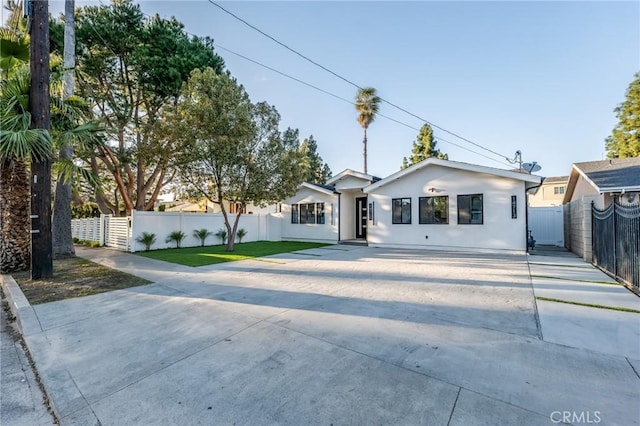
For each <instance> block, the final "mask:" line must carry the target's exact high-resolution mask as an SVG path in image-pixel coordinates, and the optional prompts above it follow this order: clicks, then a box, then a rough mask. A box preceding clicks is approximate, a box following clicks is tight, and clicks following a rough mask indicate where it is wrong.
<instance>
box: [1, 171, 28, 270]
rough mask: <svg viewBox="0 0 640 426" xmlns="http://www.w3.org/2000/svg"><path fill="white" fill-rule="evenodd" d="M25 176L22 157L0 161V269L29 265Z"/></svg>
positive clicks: (25, 267)
mask: <svg viewBox="0 0 640 426" xmlns="http://www.w3.org/2000/svg"><path fill="white" fill-rule="evenodd" d="M30 225H31V224H30V219H29V177H28V175H27V168H26V166H25V162H24V161H20V160H13V161H12V162H10V161H5V162H4V163H3V164H0V272H1V273H11V272H16V271H24V270H26V269H29V265H30V263H31V250H30V249H31V236H30V234H29V231H30Z"/></svg>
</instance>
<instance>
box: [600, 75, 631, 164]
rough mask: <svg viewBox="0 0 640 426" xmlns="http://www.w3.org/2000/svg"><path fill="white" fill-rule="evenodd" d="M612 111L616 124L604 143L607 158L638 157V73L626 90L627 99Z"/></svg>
mask: <svg viewBox="0 0 640 426" xmlns="http://www.w3.org/2000/svg"><path fill="white" fill-rule="evenodd" d="M614 111H615V113H616V117H617V118H618V124H617V125H616V127H615V128H614V129H613V132H612V133H611V135H610V136H609V137H607V139H606V141H605V147H606V149H607V157H609V158H624V157H640V72H638V73H636V75H635V79H634V80H633V81H632V82H631V84H630V85H629V88H628V89H627V99H625V101H624V102H623V103H622V104H620V105H619V106H618V107H617V108H616V109H615V110H614Z"/></svg>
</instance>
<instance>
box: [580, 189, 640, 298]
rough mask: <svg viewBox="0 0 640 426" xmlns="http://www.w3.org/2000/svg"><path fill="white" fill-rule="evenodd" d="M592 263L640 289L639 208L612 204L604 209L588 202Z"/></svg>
mask: <svg viewBox="0 0 640 426" xmlns="http://www.w3.org/2000/svg"><path fill="white" fill-rule="evenodd" d="M591 215H592V227H591V230H592V231H591V232H592V244H593V264H594V265H596V266H599V267H600V268H602V269H605V270H606V271H608V272H609V273H610V274H611V275H613V276H614V277H615V278H616V279H618V280H620V281H623V282H625V283H627V284H629V285H632V286H633V287H634V288H635V290H636V291H638V290H639V289H640V205H633V206H625V205H622V204H619V203H618V201H614V202H613V203H612V204H611V205H610V206H609V207H607V208H606V209H604V210H599V209H597V208H596V207H595V205H594V204H593V203H591Z"/></svg>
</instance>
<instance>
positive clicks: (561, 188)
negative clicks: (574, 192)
mask: <svg viewBox="0 0 640 426" xmlns="http://www.w3.org/2000/svg"><path fill="white" fill-rule="evenodd" d="M553 194H554V195H561V194H564V186H554V187H553Z"/></svg>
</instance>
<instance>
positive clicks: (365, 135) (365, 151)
mask: <svg viewBox="0 0 640 426" xmlns="http://www.w3.org/2000/svg"><path fill="white" fill-rule="evenodd" d="M362 144H363V145H364V147H363V155H364V174H367V128H366V127H365V128H364V139H363V140H362Z"/></svg>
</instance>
